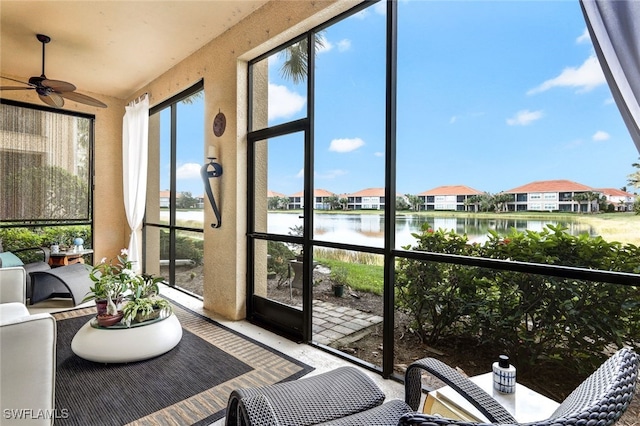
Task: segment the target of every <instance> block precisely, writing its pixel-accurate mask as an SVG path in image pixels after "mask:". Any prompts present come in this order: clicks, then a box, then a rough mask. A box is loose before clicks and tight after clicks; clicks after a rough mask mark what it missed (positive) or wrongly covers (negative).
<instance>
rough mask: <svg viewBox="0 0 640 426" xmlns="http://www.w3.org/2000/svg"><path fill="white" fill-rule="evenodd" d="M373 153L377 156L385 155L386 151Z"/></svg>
mask: <svg viewBox="0 0 640 426" xmlns="http://www.w3.org/2000/svg"><path fill="white" fill-rule="evenodd" d="M373 155H374V156H375V157H384V152H381V151H377V152H374V153H373Z"/></svg>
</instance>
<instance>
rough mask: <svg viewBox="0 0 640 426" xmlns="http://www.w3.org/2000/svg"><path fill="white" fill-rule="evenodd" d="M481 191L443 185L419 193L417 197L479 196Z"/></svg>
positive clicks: (461, 186) (466, 187)
mask: <svg viewBox="0 0 640 426" xmlns="http://www.w3.org/2000/svg"><path fill="white" fill-rule="evenodd" d="M480 194H482V191H478V190H477V189H473V188H470V187H468V186H465V185H444V186H438V187H437V188H433V189H430V190H428V191H424V192H421V193H419V194H418V195H480Z"/></svg>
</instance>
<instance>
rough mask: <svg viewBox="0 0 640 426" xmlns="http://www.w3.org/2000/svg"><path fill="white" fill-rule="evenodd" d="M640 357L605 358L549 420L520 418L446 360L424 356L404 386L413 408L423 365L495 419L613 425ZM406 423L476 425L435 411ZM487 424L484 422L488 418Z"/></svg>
mask: <svg viewBox="0 0 640 426" xmlns="http://www.w3.org/2000/svg"><path fill="white" fill-rule="evenodd" d="M639 365H640V357H639V356H638V355H637V354H636V353H635V352H633V351H632V350H631V349H627V348H623V349H620V350H619V351H618V352H616V353H615V354H614V355H613V356H611V358H609V359H608V360H607V361H605V362H604V363H603V364H602V365H601V366H600V368H598V369H597V370H596V371H595V372H594V373H593V374H591V376H589V377H588V378H587V379H586V380H585V381H584V382H582V384H580V386H578V387H577V388H576V389H575V390H574V391H573V392H572V393H571V394H570V395H569V396H568V397H567V398H566V399H565V400H564V401H563V402H562V404H560V406H559V407H558V408H557V409H556V411H555V412H554V413H553V414H552V415H551V417H549V418H548V419H546V420H540V421H537V422H533V423H518V422H517V421H516V420H515V419H514V418H513V417H512V416H511V414H509V413H508V412H507V411H506V410H505V409H504V408H503V407H502V406H501V405H500V404H499V403H498V402H497V401H495V400H494V399H493V398H492V397H491V396H489V394H487V393H486V392H484V391H483V390H482V389H480V388H479V387H478V386H476V385H475V384H474V383H473V382H472V381H470V380H468V379H467V378H466V377H464V376H462V375H461V374H459V373H458V372H457V371H455V370H454V369H452V368H450V367H448V366H447V365H445V364H443V363H442V362H440V361H438V360H435V359H432V358H425V359H423V360H420V361H417V362H415V363H413V364H411V366H409V368H408V369H407V373H406V380H405V389H406V392H407V397H408V396H409V395H412V396H414V399H413V400H407V403H408V404H409V405H410V406H411V408H413V409H414V410H415V409H416V408H417V406H418V404H419V402H420V400H419V399H418V400H416V399H415V395H416V389H419V388H420V386H421V384H420V380H421V379H420V376H421V370H426V371H428V372H429V373H431V374H432V375H434V376H436V377H438V378H439V379H441V380H442V381H444V382H445V383H446V384H448V385H449V386H450V387H452V388H453V389H455V390H456V391H457V392H458V393H459V394H460V395H461V396H463V397H464V398H465V399H467V400H468V401H469V402H471V403H472V404H473V405H474V406H475V407H476V408H478V410H480V412H482V413H483V414H484V415H485V416H486V417H487V419H489V421H490V422H491V423H493V424H510V425H518V424H522V425H529V426H533V425H536V426H551V425H553V426H580V425H584V426H610V425H612V424H614V423H615V422H616V421H618V419H620V417H621V416H622V414H623V413H624V412H625V411H626V409H627V408H628V407H629V403H630V402H631V398H632V397H633V393H634V391H635V388H636V381H637V379H638V366H639ZM398 424H399V425H402V426H409V425H422V426H426V425H428V426H448V425H451V426H458V425H465V426H472V425H474V424H475V423H470V422H463V421H456V420H451V419H446V418H442V417H439V416H434V415H427V414H418V413H408V414H405V415H403V416H402V417H401V418H400V421H399V423H398ZM485 425H486V424H485Z"/></svg>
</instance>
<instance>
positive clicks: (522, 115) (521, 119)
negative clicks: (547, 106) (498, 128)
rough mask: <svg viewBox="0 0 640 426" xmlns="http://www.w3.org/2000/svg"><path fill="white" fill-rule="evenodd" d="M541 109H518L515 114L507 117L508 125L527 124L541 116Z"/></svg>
mask: <svg viewBox="0 0 640 426" xmlns="http://www.w3.org/2000/svg"><path fill="white" fill-rule="evenodd" d="M543 115H544V114H543V113H542V111H529V110H528V109H525V110H522V111H518V112H517V113H516V115H515V116H513V117H512V118H508V119H507V124H508V125H509V126H527V125H529V124H531V123H533V122H534V121H536V120H539V119H541V118H542V116H543Z"/></svg>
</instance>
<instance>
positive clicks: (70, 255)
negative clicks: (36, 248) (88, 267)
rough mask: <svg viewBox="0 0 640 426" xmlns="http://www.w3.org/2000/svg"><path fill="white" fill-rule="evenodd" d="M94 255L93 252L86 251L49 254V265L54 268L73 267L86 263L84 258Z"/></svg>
mask: <svg viewBox="0 0 640 426" xmlns="http://www.w3.org/2000/svg"><path fill="white" fill-rule="evenodd" d="M91 253H93V250H91V249H86V250H80V251H73V250H68V251H61V252H58V253H50V254H49V265H51V267H52V268H55V267H57V266H67V265H73V264H74V263H84V258H83V257H82V256H84V255H87V254H91Z"/></svg>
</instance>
